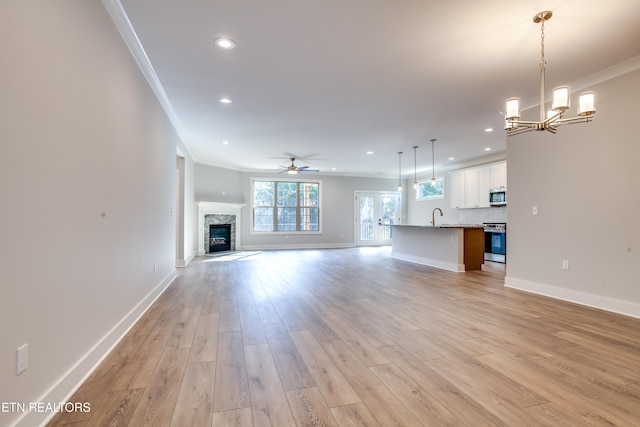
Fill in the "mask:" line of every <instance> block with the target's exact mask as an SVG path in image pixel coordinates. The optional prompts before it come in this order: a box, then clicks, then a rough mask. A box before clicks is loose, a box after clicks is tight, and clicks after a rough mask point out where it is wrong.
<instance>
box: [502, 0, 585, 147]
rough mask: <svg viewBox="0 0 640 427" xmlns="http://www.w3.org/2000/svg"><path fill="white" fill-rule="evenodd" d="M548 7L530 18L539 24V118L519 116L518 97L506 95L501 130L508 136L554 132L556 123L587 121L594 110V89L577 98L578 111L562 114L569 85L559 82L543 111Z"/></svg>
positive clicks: (551, 14)
mask: <svg viewBox="0 0 640 427" xmlns="http://www.w3.org/2000/svg"><path fill="white" fill-rule="evenodd" d="M551 16H553V13H552V12H551V11H550V10H545V11H543V12H540V13H537V14H536V15H535V16H534V17H533V22H534V23H536V24H540V121H528V120H520V98H509V99H507V101H506V110H505V111H506V114H505V119H506V124H505V130H506V131H507V135H508V136H512V135H517V134H519V133H523V132H530V131H532V130H538V131H544V130H547V131H549V132H551V133H556V132H557V130H558V126H560V125H564V124H574V123H588V122H590V121H591V120H593V116H594V114H596V94H595V92H584V93H583V94H581V95H580V98H579V100H578V115H577V116H575V117H567V118H565V117H564V113H565V111H567V110H568V109H569V86H560V87H557V88H555V89H554V90H553V102H552V105H551V110H549V112H545V100H544V92H545V89H544V77H545V68H546V65H547V61H546V60H545V59H544V23H545V22H546V21H548V20H549V19H551Z"/></svg>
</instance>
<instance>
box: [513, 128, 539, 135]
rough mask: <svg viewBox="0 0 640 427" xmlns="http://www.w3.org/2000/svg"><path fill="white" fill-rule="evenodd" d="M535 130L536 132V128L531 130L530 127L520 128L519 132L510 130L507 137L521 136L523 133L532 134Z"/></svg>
mask: <svg viewBox="0 0 640 427" xmlns="http://www.w3.org/2000/svg"><path fill="white" fill-rule="evenodd" d="M533 130H535V128H529V127H526V128H518V130H514V131H512V130H509V131H507V135H508V136H514V135H520V134H521V133H526V132H531V131H533Z"/></svg>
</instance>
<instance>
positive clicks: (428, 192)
mask: <svg viewBox="0 0 640 427" xmlns="http://www.w3.org/2000/svg"><path fill="white" fill-rule="evenodd" d="M434 199H444V177H443V176H439V177H437V178H436V182H435V185H431V180H428V181H422V182H418V189H417V190H416V200H434Z"/></svg>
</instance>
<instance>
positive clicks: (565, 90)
mask: <svg viewBox="0 0 640 427" xmlns="http://www.w3.org/2000/svg"><path fill="white" fill-rule="evenodd" d="M551 109H552V110H553V111H560V112H563V111H566V110H568V109H569V86H560V87H557V88H555V89H554V90H553V104H551Z"/></svg>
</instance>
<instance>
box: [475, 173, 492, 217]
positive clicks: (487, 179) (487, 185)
mask: <svg viewBox="0 0 640 427" xmlns="http://www.w3.org/2000/svg"><path fill="white" fill-rule="evenodd" d="M490 189H491V167H489V166H484V167H481V168H478V206H477V207H479V208H488V207H489V206H491V205H489V190H490Z"/></svg>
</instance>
